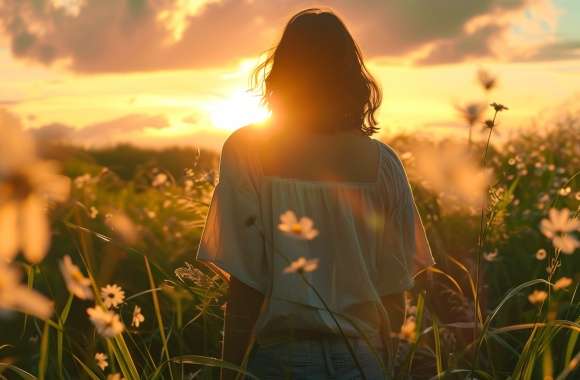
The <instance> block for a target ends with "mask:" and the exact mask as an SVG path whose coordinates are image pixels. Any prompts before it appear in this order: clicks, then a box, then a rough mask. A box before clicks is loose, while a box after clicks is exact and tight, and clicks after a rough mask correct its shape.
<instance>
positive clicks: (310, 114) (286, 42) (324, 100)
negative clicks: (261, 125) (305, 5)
mask: <svg viewBox="0 0 580 380" xmlns="http://www.w3.org/2000/svg"><path fill="white" fill-rule="evenodd" d="M252 85H253V88H254V89H261V91H262V101H263V103H264V104H266V105H267V106H269V107H270V108H271V109H272V110H273V111H274V114H276V113H277V112H278V113H282V114H284V115H289V116H290V117H291V118H294V120H300V121H305V120H306V121H308V122H309V123H308V128H311V129H317V130H319V131H325V132H333V131H338V130H345V129H360V130H361V131H362V132H363V133H364V134H366V135H368V136H370V135H372V134H373V133H375V132H377V131H378V127H377V120H376V116H375V113H376V111H377V109H378V108H379V106H380V104H381V100H382V94H381V90H380V88H379V86H378V84H377V82H376V80H375V79H374V78H373V76H372V75H371V74H370V73H369V71H368V70H367V68H366V66H365V64H364V62H363V58H362V53H361V51H360V49H359V47H358V46H357V44H356V42H355V41H354V39H353V38H352V36H351V35H350V33H349V31H348V30H347V28H346V26H345V25H344V23H343V22H342V21H341V20H340V18H338V16H336V15H335V14H334V13H333V12H331V11H327V10H321V9H319V8H310V9H305V10H303V11H301V12H299V13H297V14H296V15H294V16H293V17H292V18H291V19H290V21H289V22H288V24H287V25H286V27H285V29H284V33H283V34H282V38H281V39H280V42H279V43H278V45H277V46H276V47H275V48H273V49H271V51H270V53H269V54H268V55H267V57H266V59H265V60H263V61H262V62H261V63H260V64H259V65H258V66H257V67H256V69H255V70H254V73H253V75H252Z"/></svg>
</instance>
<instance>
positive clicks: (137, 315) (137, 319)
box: [131, 305, 145, 327]
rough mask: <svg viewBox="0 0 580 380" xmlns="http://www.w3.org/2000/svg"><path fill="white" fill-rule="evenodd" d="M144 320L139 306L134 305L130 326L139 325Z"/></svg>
mask: <svg viewBox="0 0 580 380" xmlns="http://www.w3.org/2000/svg"><path fill="white" fill-rule="evenodd" d="M143 321H145V317H144V316H143V314H141V308H140V307H139V306H137V305H135V308H134V309H133V319H132V321H131V326H134V327H139V325H140V324H141V323H142V322H143Z"/></svg>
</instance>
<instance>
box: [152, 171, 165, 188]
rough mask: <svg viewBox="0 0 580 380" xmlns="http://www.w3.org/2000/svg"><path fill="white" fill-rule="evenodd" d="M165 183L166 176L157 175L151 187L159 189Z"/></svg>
mask: <svg viewBox="0 0 580 380" xmlns="http://www.w3.org/2000/svg"><path fill="white" fill-rule="evenodd" d="M165 182H167V174H165V173H159V174H157V175H156V176H155V178H154V179H153V183H152V185H153V187H159V186H161V185H163V184H164V183H165Z"/></svg>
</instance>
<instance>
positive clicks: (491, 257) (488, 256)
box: [483, 249, 498, 262]
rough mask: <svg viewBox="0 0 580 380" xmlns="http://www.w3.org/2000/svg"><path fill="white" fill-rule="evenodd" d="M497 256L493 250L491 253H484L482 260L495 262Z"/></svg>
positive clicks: (495, 250)
mask: <svg viewBox="0 0 580 380" xmlns="http://www.w3.org/2000/svg"><path fill="white" fill-rule="evenodd" d="M497 255H498V252H497V249H494V250H493V251H491V252H484V253H483V258H484V259H485V261H490V262H491V261H495V260H496V259H497Z"/></svg>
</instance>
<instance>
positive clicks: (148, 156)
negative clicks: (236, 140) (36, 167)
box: [41, 144, 219, 181]
mask: <svg viewBox="0 0 580 380" xmlns="http://www.w3.org/2000/svg"><path fill="white" fill-rule="evenodd" d="M41 154H42V155H43V156H44V157H46V158H50V159H54V160H57V161H59V162H61V163H63V164H64V171H65V174H67V175H69V176H72V177H75V176H79V175H83V174H85V173H87V172H88V173H91V172H94V171H96V170H100V169H101V168H102V167H106V168H108V169H109V170H112V171H113V172H115V174H117V175H118V176H119V177H120V178H121V179H123V180H127V181H130V180H133V179H136V176H139V175H141V174H142V173H143V172H144V171H146V170H149V169H154V168H160V169H162V170H163V171H165V172H169V173H170V174H171V175H172V176H173V177H174V178H175V179H177V180H179V179H180V178H181V177H183V175H184V172H185V170H186V169H194V170H196V171H208V170H215V169H217V165H218V162H219V154H218V153H217V152H215V151H212V150H209V149H198V148H195V147H169V148H164V149H151V148H141V147H137V146H133V145H130V144H120V145H116V146H112V147H106V148H83V147H78V146H71V145H63V144H58V145H46V146H43V147H42V149H41Z"/></svg>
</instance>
